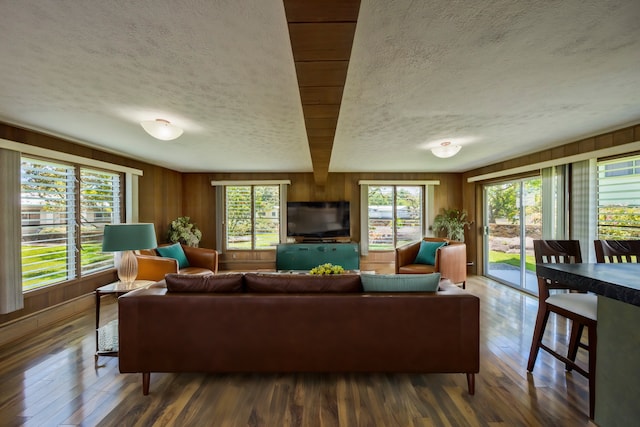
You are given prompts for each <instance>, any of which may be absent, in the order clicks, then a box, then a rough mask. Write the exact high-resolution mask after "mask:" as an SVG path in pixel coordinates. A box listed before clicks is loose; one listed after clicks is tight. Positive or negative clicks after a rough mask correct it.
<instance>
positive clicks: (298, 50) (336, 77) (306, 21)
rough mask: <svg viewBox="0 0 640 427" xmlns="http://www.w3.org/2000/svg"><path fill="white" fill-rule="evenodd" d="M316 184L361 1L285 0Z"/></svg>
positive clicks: (322, 174)
mask: <svg viewBox="0 0 640 427" xmlns="http://www.w3.org/2000/svg"><path fill="white" fill-rule="evenodd" d="M284 9H285V14H286V16H287V23H288V25H289V37H290V38H291V49H292V51H293V59H294V62H295V67H296V74H297V77H298V86H299V88H300V100H301V102H302V111H303V113H304V119H305V125H306V129H307V139H308V143H309V150H310V152H311V161H312V163H313V177H314V181H315V183H316V185H318V186H321V187H322V186H324V185H325V184H326V182H327V175H328V174H329V163H330V161H331V150H332V148H333V139H334V136H335V132H336V125H337V124H338V115H339V113H340V103H341V102H342V92H343V90H344V83H345V80H346V78H347V68H348V66H349V58H350V57H351V47H352V45H353V36H354V34H355V29H356V23H357V20H358V12H359V10H360V0H284Z"/></svg>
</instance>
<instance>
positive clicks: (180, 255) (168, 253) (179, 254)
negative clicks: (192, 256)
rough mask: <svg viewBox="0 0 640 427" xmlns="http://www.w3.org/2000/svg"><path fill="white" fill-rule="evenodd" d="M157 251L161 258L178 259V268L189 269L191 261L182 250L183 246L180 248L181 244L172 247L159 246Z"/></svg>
mask: <svg viewBox="0 0 640 427" xmlns="http://www.w3.org/2000/svg"><path fill="white" fill-rule="evenodd" d="M156 250H157V251H158V253H159V254H160V256H161V257H164V258H173V259H177V260H178V268H186V267H189V260H188V259H187V256H186V255H185V254H184V250H183V249H182V246H180V243H176V244H174V245H171V246H158V247H157V248H156Z"/></svg>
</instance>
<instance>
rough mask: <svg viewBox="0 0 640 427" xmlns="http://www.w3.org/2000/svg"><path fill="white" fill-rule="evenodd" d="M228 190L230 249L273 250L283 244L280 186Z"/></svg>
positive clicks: (227, 235)
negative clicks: (281, 238) (281, 240)
mask: <svg viewBox="0 0 640 427" xmlns="http://www.w3.org/2000/svg"><path fill="white" fill-rule="evenodd" d="M224 188H225V235H226V249H232V250H236V249H248V250H251V249H253V250H260V249H273V248H274V247H275V245H277V244H278V243H280V224H281V213H280V208H281V203H280V185H229V186H225V187H224Z"/></svg>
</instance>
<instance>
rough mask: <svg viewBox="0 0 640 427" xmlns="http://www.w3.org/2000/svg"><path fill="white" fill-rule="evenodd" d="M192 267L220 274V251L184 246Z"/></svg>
mask: <svg viewBox="0 0 640 427" xmlns="http://www.w3.org/2000/svg"><path fill="white" fill-rule="evenodd" d="M182 249H183V250H184V254H185V255H186V256H187V260H188V261H189V265H190V266H191V267H199V268H206V269H207V270H211V271H213V274H218V251H216V250H215V249H207V248H194V247H191V246H185V245H182Z"/></svg>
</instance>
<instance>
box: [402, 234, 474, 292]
mask: <svg viewBox="0 0 640 427" xmlns="http://www.w3.org/2000/svg"><path fill="white" fill-rule="evenodd" d="M422 240H425V241H428V242H446V243H447V245H446V246H442V247H441V248H439V249H438V250H437V252H436V263H435V264H434V265H427V264H415V263H414V261H415V259H416V256H417V255H418V250H419V249H420V241H417V242H414V243H409V244H407V245H404V246H401V247H399V248H396V274H425V273H436V272H439V273H440V274H441V276H442V277H443V278H446V279H449V280H450V281H451V282H452V283H456V284H458V283H462V288H463V289H464V288H465V285H466V281H467V245H466V244H465V243H463V242H456V241H453V240H448V239H443V238H439V237H425V238H424V239H422Z"/></svg>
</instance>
